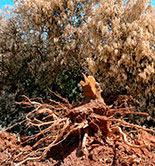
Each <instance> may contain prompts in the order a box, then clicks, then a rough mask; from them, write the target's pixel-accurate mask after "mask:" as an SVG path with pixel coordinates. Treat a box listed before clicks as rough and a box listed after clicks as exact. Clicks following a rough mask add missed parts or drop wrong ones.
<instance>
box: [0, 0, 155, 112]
mask: <svg viewBox="0 0 155 166" xmlns="http://www.w3.org/2000/svg"><path fill="white" fill-rule="evenodd" d="M14 3H15V6H16V7H15V8H12V9H9V10H8V9H7V12H10V13H9V14H10V15H9V17H8V16H5V14H4V13H2V14H1V17H0V22H1V24H0V36H1V38H0V56H1V57H0V64H1V65H0V71H1V72H0V78H1V83H0V84H1V85H2V86H1V88H0V91H1V92H4V91H5V92H10V93H15V94H16V95H17V96H18V95H20V94H26V95H28V96H29V97H36V96H39V95H42V96H49V95H50V92H49V91H48V88H50V89H52V90H54V91H56V90H58V91H59V92H60V94H62V95H64V96H67V97H69V98H70V100H71V101H72V100H78V99H79V97H75V96H76V94H77V93H78V92H79V89H76V87H77V85H78V83H79V79H80V78H81V73H82V72H85V73H87V74H91V75H93V76H94V77H95V78H96V79H97V80H98V82H100V83H101V86H102V88H103V93H104V94H106V95H109V94H112V93H116V92H117V93H122V91H123V92H125V93H126V94H131V95H133V96H135V97H136V98H137V99H138V100H139V104H140V108H141V109H142V110H147V111H148V112H149V111H150V112H153V103H152V102H153V95H154V91H155V86H154V82H155V81H154V79H155V77H154V60H155V56H154V48H155V38H154V35H155V21H154V8H153V6H151V4H150V3H149V1H148V0H136V1H126V0H125V1H121V0H104V1H95V0H93V1H86V0H78V1H77V0H76V1H75V0H67V1H66V0H59V1H55V0H48V1H47V0H43V1H38V0H31V1H27V0H15V1H14ZM75 71H78V72H75ZM72 76H73V77H72ZM71 78H72V79H71ZM68 89H69V90H68ZM71 89H73V91H74V90H75V89H76V90H75V92H72V91H71ZM71 94H72V95H71Z"/></svg>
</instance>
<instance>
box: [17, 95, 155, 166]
mask: <svg viewBox="0 0 155 166" xmlns="http://www.w3.org/2000/svg"><path fill="white" fill-rule="evenodd" d="M55 95H57V94H55ZM57 96H58V97H59V98H60V99H62V101H63V104H62V103H61V102H57V101H55V100H52V99H50V102H51V103H50V104H47V103H44V102H43V101H42V100H41V101H40V102H36V101H33V100H30V99H29V98H28V97H26V96H23V97H24V99H25V100H24V101H22V102H20V103H18V104H24V105H28V106H33V107H34V110H33V111H31V112H29V113H28V114H27V115H26V121H27V126H33V127H37V128H38V133H37V134H34V135H32V136H29V137H28V138H27V139H26V142H28V141H30V140H33V141H34V142H35V143H34V144H33V146H32V149H31V150H30V151H29V152H28V153H27V154H26V153H25V152H23V153H24V155H23V153H20V154H18V155H17V156H16V159H15V160H14V161H15V162H17V164H16V166H19V165H22V164H23V163H25V162H26V161H29V160H42V159H45V158H46V156H47V153H48V151H50V150H51V148H53V147H54V146H57V145H59V144H61V143H62V142H63V141H64V140H65V139H67V138H68V136H69V135H71V134H72V135H76V136H82V139H81V143H80V144H79V146H80V147H79V148H80V149H81V151H82V152H83V155H84V154H86V153H87V152H88V151H87V147H86V142H87V139H88V137H89V136H90V135H91V136H92V135H93V138H94V139H95V140H97V141H99V142H102V140H103V139H104V140H106V141H108V142H113V141H114V140H116V139H118V138H119V139H121V140H122V141H123V142H124V143H125V144H127V145H129V146H131V147H135V148H143V147H147V146H148V147H149V145H147V144H145V143H144V144H141V145H140V144H136V143H133V142H132V143H131V142H130V141H129V138H130V134H131V133H132V132H133V133H134V134H135V133H137V134H138V133H139V132H140V131H141V130H145V131H148V132H153V133H154V132H155V131H154V130H153V129H146V128H144V127H141V126H138V125H134V124H131V123H129V122H126V121H125V120H123V117H124V115H126V114H136V115H144V116H147V115H148V114H147V113H142V112H134V111H133V108H131V107H126V108H121V107H120V108H113V106H112V105H111V106H108V105H106V104H105V102H104V100H103V99H101V98H96V99H92V100H89V101H87V102H84V103H81V104H79V105H77V106H74V105H71V104H70V103H69V102H68V100H67V99H64V98H62V97H61V96H59V95H57ZM118 114H119V115H121V118H119V119H118V118H117V115H118ZM126 128H129V129H130V131H128V132H126Z"/></svg>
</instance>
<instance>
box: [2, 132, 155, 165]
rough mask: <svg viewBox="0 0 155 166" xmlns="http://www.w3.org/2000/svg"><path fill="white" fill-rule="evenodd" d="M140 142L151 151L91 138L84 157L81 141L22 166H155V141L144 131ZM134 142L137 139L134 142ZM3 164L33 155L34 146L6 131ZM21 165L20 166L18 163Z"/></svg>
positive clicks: (75, 139) (73, 142)
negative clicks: (25, 155) (99, 141)
mask: <svg viewBox="0 0 155 166" xmlns="http://www.w3.org/2000/svg"><path fill="white" fill-rule="evenodd" d="M138 137H139V139H138V140H139V143H144V142H145V143H147V144H149V145H150V147H148V148H133V147H130V146H128V145H126V144H124V143H123V142H122V140H117V141H114V142H113V143H107V142H105V141H103V142H102V143H97V142H96V143H95V142H92V140H93V138H91V137H90V138H89V139H88V143H87V150H88V153H87V154H86V155H82V156H81V155H80V151H79V149H78V144H79V143H78V139H77V138H74V137H73V138H72V140H70V142H69V140H67V141H66V142H64V143H63V144H62V145H61V146H57V147H55V148H53V149H51V150H50V152H49V154H48V157H46V159H44V160H42V161H33V160H30V161H27V162H25V163H23V164H21V165H28V166H51V165H55V166H56V165H57V166H58V165H61V166H77V165H81V166H91V165H93V166H100V165H101V166H103V165H106V166H108V165H109V166H111V165H116V166H117V165H118V166H120V165H123V166H128V165H132V166H134V165H135V166H137V165H141V166H143V165H148V166H151V165H152V166H153V165H155V153H154V149H155V138H154V137H153V136H152V135H150V134H148V133H147V132H142V133H141V134H140V135H139V136H138ZM131 141H132V142H134V139H133V140H131ZM0 142H1V144H0V165H4V166H7V165H8V166H9V165H10V166H13V165H16V164H15V163H16V162H15V161H16V160H17V159H18V156H19V155H20V154H21V153H23V154H24V153H25V154H27V153H30V151H31V149H32V148H31V146H30V145H27V146H22V145H21V142H20V140H19V136H17V135H16V134H12V133H7V132H3V133H1V134H0ZM17 165H18V164H17Z"/></svg>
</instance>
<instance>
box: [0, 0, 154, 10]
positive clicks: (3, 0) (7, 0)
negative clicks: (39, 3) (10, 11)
mask: <svg viewBox="0 0 155 166" xmlns="http://www.w3.org/2000/svg"><path fill="white" fill-rule="evenodd" d="M4 5H11V6H12V5H13V0H0V9H2V10H3V9H4V8H3V7H4ZM152 5H153V6H155V0H152Z"/></svg>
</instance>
